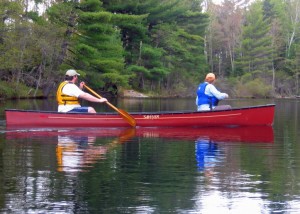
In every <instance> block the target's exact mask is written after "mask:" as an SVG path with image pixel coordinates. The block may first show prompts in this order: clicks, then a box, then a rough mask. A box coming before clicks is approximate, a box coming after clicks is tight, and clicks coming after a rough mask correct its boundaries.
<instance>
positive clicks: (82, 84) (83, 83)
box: [79, 82, 85, 90]
mask: <svg viewBox="0 0 300 214" xmlns="http://www.w3.org/2000/svg"><path fill="white" fill-rule="evenodd" d="M84 85H85V82H80V84H79V88H80V89H81V90H82V89H83V87H84Z"/></svg>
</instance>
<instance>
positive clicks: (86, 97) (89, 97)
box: [79, 92, 107, 103]
mask: <svg viewBox="0 0 300 214" xmlns="http://www.w3.org/2000/svg"><path fill="white" fill-rule="evenodd" d="M79 98H81V99H84V100H87V101H90V102H95V103H104V102H107V99H106V98H101V99H99V98H97V97H94V96H93V95H91V94H89V93H86V92H83V93H82V94H80V95H79Z"/></svg>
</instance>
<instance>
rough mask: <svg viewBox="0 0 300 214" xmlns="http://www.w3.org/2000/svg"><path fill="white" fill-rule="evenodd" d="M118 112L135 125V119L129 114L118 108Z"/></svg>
mask: <svg viewBox="0 0 300 214" xmlns="http://www.w3.org/2000/svg"><path fill="white" fill-rule="evenodd" d="M118 112H119V114H120V115H121V116H122V117H123V118H124V120H126V121H127V122H128V123H129V124H130V125H131V126H132V127H135V126H136V122H135V119H134V118H133V117H132V116H131V115H130V114H128V113H127V112H126V111H124V110H122V109H118Z"/></svg>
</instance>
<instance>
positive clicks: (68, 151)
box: [56, 136, 107, 172]
mask: <svg viewBox="0 0 300 214" xmlns="http://www.w3.org/2000/svg"><path fill="white" fill-rule="evenodd" d="M95 141H96V137H86V136H79V137H77V136H75V137H74V136H58V143H57V146H56V158H57V167H58V168H57V170H58V171H63V172H71V171H78V170H80V168H86V167H88V166H89V165H90V164H92V163H94V162H96V161H97V160H99V159H103V158H105V157H104V155H105V154H106V152H107V147H106V146H95V145H94V143H95Z"/></svg>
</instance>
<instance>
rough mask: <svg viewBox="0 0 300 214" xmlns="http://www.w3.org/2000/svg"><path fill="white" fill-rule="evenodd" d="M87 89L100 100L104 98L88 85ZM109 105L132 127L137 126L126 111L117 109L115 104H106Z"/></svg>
mask: <svg viewBox="0 0 300 214" xmlns="http://www.w3.org/2000/svg"><path fill="white" fill-rule="evenodd" d="M84 87H85V88H87V89H88V90H89V91H90V92H91V93H92V94H94V95H95V96H96V97H98V98H100V99H101V98H102V97H101V96H100V95H99V94H97V93H96V92H95V91H94V90H93V89H91V88H90V87H88V86H87V85H84ZM105 103H106V104H107V105H109V106H110V107H111V108H112V109H114V110H115V111H117V112H118V113H119V114H120V115H121V116H122V117H123V118H124V119H125V120H126V121H127V122H128V123H129V124H130V125H131V126H133V127H134V126H135V125H136V122H135V119H134V118H133V117H132V116H131V115H129V114H128V113H127V112H126V111H124V110H121V109H118V108H117V107H115V106H114V105H113V104H111V103H110V102H108V101H107V102H105Z"/></svg>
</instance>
